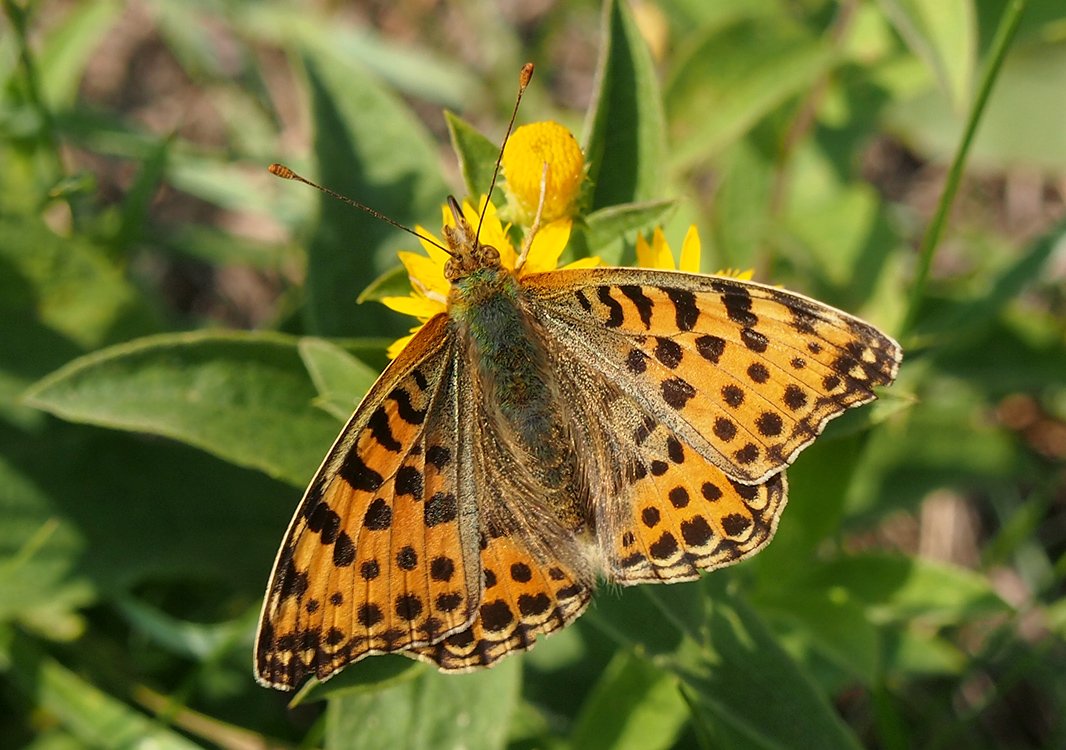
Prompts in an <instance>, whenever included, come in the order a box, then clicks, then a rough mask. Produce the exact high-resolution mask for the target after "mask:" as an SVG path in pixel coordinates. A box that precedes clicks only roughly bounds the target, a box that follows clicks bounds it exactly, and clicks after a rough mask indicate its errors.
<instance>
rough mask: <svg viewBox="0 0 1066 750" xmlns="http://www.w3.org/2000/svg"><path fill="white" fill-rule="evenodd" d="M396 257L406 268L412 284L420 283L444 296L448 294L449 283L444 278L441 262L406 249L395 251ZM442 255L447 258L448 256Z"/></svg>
mask: <svg viewBox="0 0 1066 750" xmlns="http://www.w3.org/2000/svg"><path fill="white" fill-rule="evenodd" d="M396 257H398V258H399V259H400V262H401V263H403V267H404V268H406V269H407V276H408V277H409V278H410V279H411V283H412V284H415V283H417V284H421V285H422V287H423V288H424V289H427V290H429V291H432V292H437V293H438V294H440V295H442V296H444V297H447V296H448V289H449V284H448V280H447V279H446V278H444V264H443V263H437V262H436V261H435V260H434V259H433V258H427V257H426V256H424V255H419V254H418V253H409V252H406V251H401V252H398V253H396ZM444 257H445V259H447V257H448V256H447V255H445V256H444Z"/></svg>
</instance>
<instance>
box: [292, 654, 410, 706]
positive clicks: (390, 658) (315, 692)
mask: <svg viewBox="0 0 1066 750" xmlns="http://www.w3.org/2000/svg"><path fill="white" fill-rule="evenodd" d="M426 669H428V667H427V666H426V665H425V664H422V663H420V662H417V661H415V660H414V659H408V658H407V657H405V656H401V655H400V654H380V655H375V656H374V657H372V658H369V659H363V660H362V661H360V662H358V663H356V664H350V665H348V666H347V667H345V668H344V669H343V670H342V671H341V672H340V673H339V674H337V675H336V676H334V677H331V678H329V680H327V681H326V682H319V681H318V680H317V679H316V678H314V677H312V678H311V679H310V680H308V681H307V682H305V683H304V685H303V687H301V688H300V689H299V690H297V691H296V694H295V695H293V697H292V700H291V701H289V708H295V707H296V706H300V705H303V704H305V703H314V702H315V701H322V700H327V699H329V700H335V699H338V698H341V697H342V696H344V695H345V694H348V693H353V692H357V693H362V694H365V693H367V692H376V691H379V690H384V689H386V688H388V687H390V686H392V685H397V684H399V683H401V682H404V681H408V680H413V679H415V678H416V677H418V675H419V674H421V673H422V672H424V671H425V670H426Z"/></svg>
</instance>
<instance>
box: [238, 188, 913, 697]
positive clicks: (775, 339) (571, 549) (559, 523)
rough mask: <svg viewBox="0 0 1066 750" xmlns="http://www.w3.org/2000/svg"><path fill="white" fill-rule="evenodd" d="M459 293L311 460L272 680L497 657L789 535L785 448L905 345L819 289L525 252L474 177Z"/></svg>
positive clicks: (455, 252)
mask: <svg viewBox="0 0 1066 750" xmlns="http://www.w3.org/2000/svg"><path fill="white" fill-rule="evenodd" d="M450 206H451V211H452V213H453V215H454V225H451V226H446V227H445V230H444V236H445V244H446V248H445V250H446V252H447V253H448V255H450V256H451V259H450V260H449V261H448V264H447V266H446V269H445V272H446V277H447V279H448V280H449V281H450V291H449V293H448V296H447V308H446V311H445V312H442V313H440V314H438V315H436V316H435V317H433V318H432V319H430V320H429V321H428V322H427V323H426V324H425V325H424V326H423V327H422V328H421V329H420V330H419V331H418V332H417V333H416V334H415V336H414V338H413V339H412V340H411V341H410V343H408V344H407V346H406V347H405V348H404V349H403V350H402V352H400V354H399V356H398V357H397V358H396V359H395V360H394V361H393V362H392V363H391V364H390V365H389V366H388V368H386V370H385V371H384V372H383V373H382V375H381V377H380V378H379V379H378V381H377V382H376V383H375V384H374V386H373V387H372V388H371V389H370V391H369V392H368V393H367V394H366V397H365V398H364V399H363V401H362V403H361V404H360V405H359V407H358V408H357V409H356V411H355V414H354V415H353V416H352V418H351V419H350V421H349V422H348V424H347V425H346V426H345V427H344V429H343V431H342V432H341V434H340V437H339V438H338V439H337V441H336V443H335V444H334V445H333V447H332V449H331V450H330V451H329V453H328V455H327V456H326V459H325V461H324V462H323V464H322V466H321V467H320V468H319V470H318V473H317V474H316V475H315V477H314V479H313V480H312V481H311V484H310V486H309V487H308V488H307V492H306V494H305V495H304V498H303V500H302V502H301V503H300V506H299V509H298V510H297V512H296V516H295V518H294V519H293V521H292V523H291V525H290V527H289V530H288V532H287V534H286V535H285V539H284V542H283V543H282V546H281V550H280V552H279V554H278V558H277V561H276V563H275V567H274V571H273V574H272V578H271V583H270V586H269V589H268V591H267V596H266V601H265V604H264V609H263V615H262V618H261V621H260V626H259V634H258V638H257V642H256V655H255V668H256V674H257V676H258V679H259V680H260V681H261V682H262V683H263V684H265V685H269V686H271V687H276V688H280V689H292V688H294V687H295V686H296V685H298V684H299V683H300V682H301V681H302V680H303V679H304V678H306V677H307V676H310V675H315V676H317V677H318V678H319V679H326V678H327V677H329V676H331V675H333V674H334V673H336V672H337V671H338V670H340V669H341V668H343V667H344V666H346V665H347V664H349V663H351V662H354V661H356V660H358V659H361V658H363V657H365V656H367V655H369V654H380V653H393V652H401V653H404V654H406V655H409V656H411V657H414V658H417V659H421V660H424V661H428V662H431V663H433V664H436V665H437V666H438V667H439V668H440V669H441V670H443V671H447V672H462V671H469V670H473V669H477V668H481V667H488V666H491V665H492V664H494V663H495V662H496V661H497V660H499V659H500V658H502V657H503V656H505V655H507V654H508V653H511V652H514V651H520V650H524V649H528V648H530V647H531V646H532V645H533V644H534V643H535V641H536V640H537V639H538V638H539V637H541V636H543V635H546V634H548V633H551V632H553V631H556V630H558V629H560V628H562V627H564V626H566V625H567V624H568V623H570V622H572V621H573V620H574V619H575V618H577V617H578V616H579V615H580V614H581V613H582V611H583V610H584V609H585V607H586V606H587V605H588V603H589V598H590V595H591V592H592V590H593V587H594V585H595V583H596V581H597V579H602V580H605V581H609V582H614V583H619V584H623V585H629V584H636V583H648V582H675V581H686V580H691V579H694V578H696V577H697V575H698V574H699V572H700V571H701V570H712V569H715V568H718V567H721V566H724V565H729V564H732V563H735V562H738V561H740V560H743V559H745V558H746V557H749V556H751V555H752V554H754V553H755V552H757V551H758V550H759V549H761V548H762V547H763V546H764V545H765V544H766V543H767V542H768V541H769V540H770V538H771V537H772V536H773V533H774V530H775V527H776V525H777V521H778V518H779V517H780V515H781V511H782V509H783V508H784V505H785V501H786V481H785V471H784V470H785V468H786V467H787V466H788V465H789V464H790V463H791V462H792V461H793V460H794V459H795V458H796V456H797V455H798V454H799V452H800V451H801V450H803V448H804V447H806V446H807V445H809V444H810V443H811V442H812V441H813V440H814V439H815V437H816V436H817V435H818V434H819V433H821V431H822V429H823V428H824V427H825V425H826V423H827V422H828V421H829V420H831V419H833V418H834V417H836V416H839V415H840V414H841V413H843V412H844V411H845V410H846V409H848V408H850V407H853V406H858V405H860V404H864V403H866V402H868V401H870V400H872V399H873V398H874V390H873V389H874V388H875V387H877V386H884V385H888V384H890V383H891V382H892V381H893V380H894V379H895V376H896V372H897V369H898V366H899V362H900V359H901V356H902V354H901V350H900V347H899V345H898V344H897V343H896V342H895V341H893V340H892V339H891V338H889V337H888V336H886V335H885V334H884V333H882V332H881V331H879V330H878V329H877V328H875V327H873V326H872V325H870V324H868V323H865V322H863V321H862V320H859V319H857V318H855V317H852V316H850V315H848V314H846V313H843V312H841V311H839V310H836V309H833V308H832V307H829V306H827V305H824V304H822V303H820V302H816V301H814V300H811V299H808V298H806V297H803V296H800V295H798V294H794V293H791V292H787V291H784V290H782V289H778V288H774V287H769V286H764V285H761V284H757V283H753V282H748V281H741V280H738V279H735V278H728V277H719V276H706V275H700V274H692V273H683V272H676V271H665V270H650V269H640V268H571V269H558V270H554V271H548V272H543V273H532V274H528V275H521V274H519V273H518V272H516V270H515V269H514V268H512V267H509V266H507V265H506V264H503V263H501V261H500V253H499V252H498V251H497V250H496V249H494V248H493V247H491V246H489V245H486V244H483V243H482V242H480V241H479V239H478V236H477V231H476V230H475V228H474V227H473V226H471V222H470V221H468V218H467V217H466V216H465V215H464V213H463V211H462V210H461V208H460V207H459V206H458V205H457V204H456V203H455V201H454V200H451V201H450Z"/></svg>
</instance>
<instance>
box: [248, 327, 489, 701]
mask: <svg viewBox="0 0 1066 750" xmlns="http://www.w3.org/2000/svg"><path fill="white" fill-rule="evenodd" d="M457 366H458V364H457V355H456V347H455V346H454V337H453V335H452V333H451V329H450V328H449V326H448V321H447V318H446V317H445V316H438V317H437V318H434V319H432V320H430V321H429V322H428V323H427V324H426V326H425V327H424V328H423V329H422V330H421V331H420V332H419V333H418V335H417V336H416V337H415V339H414V340H413V341H412V342H411V343H410V344H409V345H408V346H407V348H406V349H405V350H404V351H403V353H402V354H401V356H400V357H398V358H397V359H396V360H395V361H394V362H392V364H390V365H389V367H388V368H387V369H386V370H385V372H384V373H383V374H382V375H381V377H380V378H379V379H378V381H377V382H376V383H375V384H374V386H373V387H372V388H371V390H370V391H369V392H368V393H367V395H366V397H365V398H364V399H363V401H362V403H361V404H360V405H359V407H358V408H357V409H356V411H355V414H354V415H353V416H352V418H351V420H350V421H349V422H348V424H347V426H346V427H345V428H344V430H343V431H342V432H341V435H340V437H338V439H337V441H336V443H335V444H334V446H333V448H332V449H331V450H330V452H329V454H328V455H327V456H326V459H325V461H324V462H323V464H322V466H321V467H320V468H319V470H318V473H317V474H316V476H315V478H314V479H313V480H312V482H311V484H310V486H309V487H308V489H307V492H306V494H305V495H304V498H303V500H302V501H301V503H300V506H299V508H298V510H297V512H296V515H295V517H294V518H293V520H292V523H291V524H290V526H289V530H288V532H287V534H286V536H285V539H284V541H283V543H282V545H281V549H280V551H279V553H278V557H277V560H276V562H275V564H274V571H273V573H272V575H271V582H270V586H269V588H268V590H267V596H266V600H265V602H264V606H263V613H262V616H261V618H260V623H259V634H258V637H257V639H256V652H255V668H256V674H257V677H258V679H259V680H260V682H262V683H264V684H266V685H270V686H272V687H277V688H281V689H291V688H293V687H295V686H296V685H297V684H299V683H300V682H301V681H302V680H303V679H304V678H305V677H306V676H308V675H311V674H313V675H316V676H317V677H318V678H319V679H326V678H327V677H329V676H330V675H332V674H333V673H334V672H336V671H337V670H339V669H340V668H341V667H343V666H345V665H346V664H348V663H350V662H353V661H356V660H358V659H361V658H362V657H364V656H366V655H367V654H372V653H388V652H395V651H402V650H404V649H407V648H410V647H413V646H419V645H427V644H431V643H435V642H438V641H440V640H442V639H443V638H444V637H446V636H447V635H448V634H450V633H454V632H457V631H460V630H462V629H464V628H466V627H468V626H469V625H470V622H471V620H472V619H473V617H474V616H475V613H476V608H477V605H478V603H479V602H480V598H481V566H480V562H479V559H478V556H479V550H478V536H477V523H476V521H475V522H474V523H472V524H471V523H469V522H465V523H461V520H462V519H464V518H466V519H469V518H470V517H471V514H472V513H476V509H472V508H471V507H470V503H471V502H473V500H472V498H469V497H464V496H463V495H462V493H460V492H459V490H458V487H459V484H460V478H459V471H460V469H459V467H458V461H456V460H455V459H456V457H455V454H454V452H455V448H454V445H455V436H456V434H457V431H458V429H459V425H458V423H457V420H458V413H459V412H458V406H457V399H458V394H457V393H456V392H455V387H454V372H453V370H454V368H455V367H457ZM474 517H475V518H476V515H475V516H474Z"/></svg>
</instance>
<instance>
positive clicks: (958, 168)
mask: <svg viewBox="0 0 1066 750" xmlns="http://www.w3.org/2000/svg"><path fill="white" fill-rule="evenodd" d="M1026 5H1028V0H1012V2H1011V3H1010V4H1009V5H1008V6H1007V7H1006V8H1005V9H1004V10H1003V15H1002V16H1001V17H1000V21H999V26H998V27H997V29H996V36H995V38H994V39H993V41H992V48H991V52H990V53H989V56H988V63H987V64H986V65H985V69H984V72H983V73H982V75H981V84H980V87H979V88H978V90H977V96H976V98H975V99H974V101H973V105H972V106H971V108H970V113H969V116H968V117H967V120H966V129H965V131H963V135H962V139H961V140H960V141H959V146H958V149H956V151H955V157H954V159H952V162H951V168H950V169H949V170H948V178H947V182H946V183H945V185H944V192H943V193H942V194H941V196H940V202H939V203H938V204H937V207H936V214H935V215H934V216H933V221H932V222H931V223H930V224H929V228H928V229H927V230H926V232H925V236H924V237H923V238H922V246H921V250H920V251H919V256H918V268H917V271H916V273H915V276H914V281H913V283H912V284H911V294H910V300H909V301H908V304H907V315H906V318H905V319H904V321H903V330H904V331H905V332H909V331H910V330H911V328H912V327H913V326H914V323H915V321H916V318H917V315H918V308H919V306H920V305H921V302H922V298H923V297H924V296H925V286H926V283H927V282H928V280H929V269H930V268H931V267H932V265H933V256H934V255H936V249H937V246H938V245H939V243H940V238H941V236H942V235H943V234H944V228H945V227H946V225H947V219H948V213H949V212H950V210H951V206H952V204H953V203H954V202H955V194H956V193H957V192H958V189H959V183H960V182H961V181H962V171H963V169H964V168H965V166H966V157H967V156H968V154H969V152H970V146H971V144H972V143H973V139H974V136H975V135H976V133H977V126H978V124H980V122H981V115H982V114H983V113H984V110H985V105H986V104H987V103H988V97H989V95H990V94H991V93H992V86H993V85H994V84H995V82H996V79H997V77H998V76H999V71H1000V69H1001V68H1002V67H1003V61H1004V60H1005V59H1006V57H1007V50H1008V49H1010V46H1011V41H1012V40H1013V39H1014V34H1015V32H1016V31H1017V30H1018V24H1019V22H1020V21H1021V19H1022V14H1023V13H1024V12H1025V7H1026Z"/></svg>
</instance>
